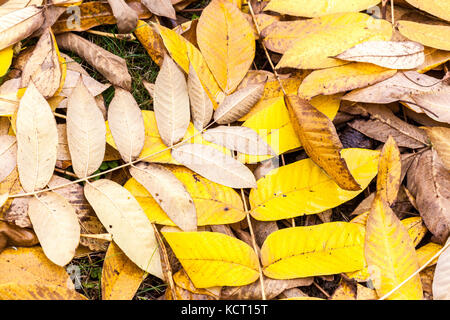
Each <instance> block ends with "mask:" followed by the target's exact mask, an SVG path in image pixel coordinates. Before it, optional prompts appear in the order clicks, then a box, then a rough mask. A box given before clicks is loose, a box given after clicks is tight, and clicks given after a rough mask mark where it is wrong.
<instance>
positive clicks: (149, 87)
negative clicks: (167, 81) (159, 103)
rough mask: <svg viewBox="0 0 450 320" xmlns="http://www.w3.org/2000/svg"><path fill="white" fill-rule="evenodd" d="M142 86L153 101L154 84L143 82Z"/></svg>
mask: <svg viewBox="0 0 450 320" xmlns="http://www.w3.org/2000/svg"><path fill="white" fill-rule="evenodd" d="M142 84H143V85H144V88H145V90H147V92H148V94H149V95H150V97H152V99H154V98H155V84H154V83H150V82H148V81H145V80H143V81H142Z"/></svg>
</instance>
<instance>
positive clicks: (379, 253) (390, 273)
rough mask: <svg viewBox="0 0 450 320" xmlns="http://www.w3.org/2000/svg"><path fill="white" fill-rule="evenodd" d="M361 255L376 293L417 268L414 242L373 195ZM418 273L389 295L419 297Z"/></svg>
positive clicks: (391, 212)
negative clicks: (362, 253) (373, 198)
mask: <svg viewBox="0 0 450 320" xmlns="http://www.w3.org/2000/svg"><path fill="white" fill-rule="evenodd" d="M365 257H366V261H367V265H368V269H369V272H370V273H371V280H372V283H373V284H374V287H375V290H376V291H377V294H378V295H379V296H383V295H385V294H386V293H388V292H389V291H390V290H392V289H394V287H396V286H397V285H398V284H400V283H401V282H402V281H403V280H405V279H406V278H407V277H409V276H410V275H411V274H413V273H414V272H415V271H416V270H417V269H418V268H419V262H418V259H417V255H416V252H415V250H414V245H413V243H412V240H411V238H410V237H409V235H408V231H407V230H406V228H405V227H404V226H403V225H402V223H401V222H400V220H399V219H398V218H397V216H396V215H395V214H394V212H393V211H392V210H391V208H390V207H389V206H388V205H387V203H386V202H385V201H384V200H383V199H382V198H381V197H380V196H379V195H377V196H376V197H375V200H374V202H373V204H372V208H371V210H370V213H369V218H368V219H367V225H366V238H365ZM422 297H423V293H422V285H421V282H420V277H419V275H416V276H415V277H414V278H412V279H411V280H410V281H408V282H407V283H405V284H404V285H403V286H402V287H400V288H399V289H398V290H397V291H395V292H394V293H393V294H392V295H391V296H390V297H389V299H402V300H403V299H406V300H421V299H422Z"/></svg>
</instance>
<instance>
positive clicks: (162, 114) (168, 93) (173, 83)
mask: <svg viewBox="0 0 450 320" xmlns="http://www.w3.org/2000/svg"><path fill="white" fill-rule="evenodd" d="M154 110H155V118H156V124H157V125H158V131H159V134H160V136H161V139H162V140H163V142H164V144H165V145H166V146H168V147H171V146H173V145H174V144H175V143H177V142H179V141H180V140H181V139H182V138H183V136H184V135H185V133H186V130H187V128H188V126H189V119H190V109H189V96H188V88H187V84H186V79H185V77H184V74H183V72H182V71H181V70H180V68H179V67H178V66H177V65H176V64H175V62H174V61H173V60H172V59H171V58H170V57H169V55H165V56H164V62H163V64H162V67H161V70H160V72H159V74H158V77H157V78H156V81H155V98H154Z"/></svg>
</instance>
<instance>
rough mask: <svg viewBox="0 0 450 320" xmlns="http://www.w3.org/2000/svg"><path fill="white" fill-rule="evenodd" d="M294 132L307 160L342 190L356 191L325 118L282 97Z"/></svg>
mask: <svg viewBox="0 0 450 320" xmlns="http://www.w3.org/2000/svg"><path fill="white" fill-rule="evenodd" d="M285 102H286V106H287V108H288V111H289V118H290V119H291V123H292V125H293V127H294V130H295V133H296V134H297V137H298V138H299V140H300V142H301V143H302V145H303V148H304V149H305V151H306V153H307V154H308V155H309V156H310V157H311V159H312V160H313V161H314V162H315V163H316V164H317V165H318V166H319V167H321V168H322V169H323V170H324V171H325V172H326V173H327V174H328V175H330V176H331V177H332V178H333V179H334V180H335V181H336V183H337V184H338V185H339V186H340V187H341V188H342V189H344V190H353V191H355V190H360V189H361V187H360V186H359V184H358V183H357V182H356V180H355V178H354V177H353V176H352V174H351V173H350V171H349V170H348V167H347V164H346V162H345V160H344V159H342V157H341V155H340V151H341V150H342V144H341V141H340V140H339V137H338V135H337V132H336V128H335V127H334V125H333V123H332V122H331V120H330V119H329V118H327V117H326V116H325V115H324V114H323V113H321V112H320V111H318V110H317V109H316V108H314V107H313V106H312V105H311V104H310V103H309V102H308V101H306V100H303V99H301V98H299V97H298V96H288V97H285Z"/></svg>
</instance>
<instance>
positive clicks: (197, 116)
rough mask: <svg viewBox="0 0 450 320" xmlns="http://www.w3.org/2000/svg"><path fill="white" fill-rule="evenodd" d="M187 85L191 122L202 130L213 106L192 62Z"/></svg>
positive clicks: (210, 115) (209, 117) (212, 110)
mask: <svg viewBox="0 0 450 320" xmlns="http://www.w3.org/2000/svg"><path fill="white" fill-rule="evenodd" d="M144 85H145V84H144ZM187 86H188V91H189V100H190V102H191V114H192V122H193V123H194V126H195V128H197V129H198V130H202V129H203V128H204V127H205V126H206V125H207V124H208V123H209V121H210V120H211V118H212V115H213V112H214V107H213V103H212V101H211V99H209V97H208V93H207V92H206V91H205V89H204V88H203V85H202V83H201V81H200V79H199V77H198V75H197V72H196V71H195V69H194V67H193V65H192V64H190V65H189V75H188V82H187Z"/></svg>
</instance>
